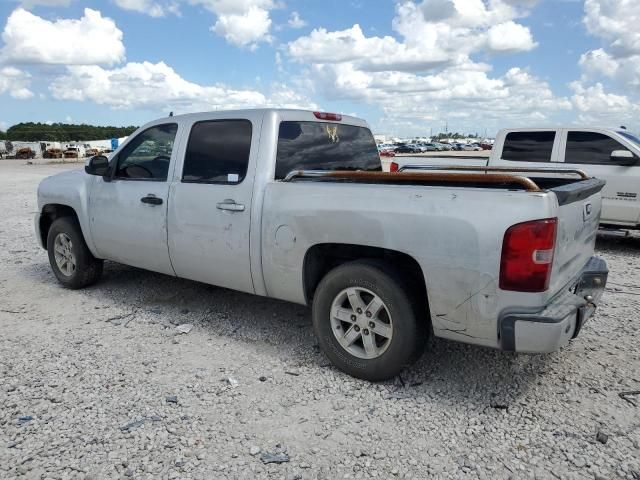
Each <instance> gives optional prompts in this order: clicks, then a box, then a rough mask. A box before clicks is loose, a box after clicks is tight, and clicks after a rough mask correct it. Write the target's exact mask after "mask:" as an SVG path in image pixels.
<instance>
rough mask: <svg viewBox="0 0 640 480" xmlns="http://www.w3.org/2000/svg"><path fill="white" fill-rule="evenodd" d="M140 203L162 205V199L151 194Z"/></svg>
mask: <svg viewBox="0 0 640 480" xmlns="http://www.w3.org/2000/svg"><path fill="white" fill-rule="evenodd" d="M140 201H141V202H142V203H147V204H149V205H162V199H161V198H158V197H156V196H155V195H151V194H149V195H147V196H146V197H142V198H141V199H140Z"/></svg>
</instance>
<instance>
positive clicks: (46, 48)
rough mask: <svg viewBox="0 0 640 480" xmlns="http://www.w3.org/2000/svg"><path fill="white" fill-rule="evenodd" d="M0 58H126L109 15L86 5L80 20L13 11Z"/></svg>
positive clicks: (62, 61) (75, 61) (73, 61)
mask: <svg viewBox="0 0 640 480" xmlns="http://www.w3.org/2000/svg"><path fill="white" fill-rule="evenodd" d="M2 39H3V40H4V43H5V46H4V47H3V48H2V50H0V59H2V60H4V61H5V62H7V63H13V64H58V65H95V64H104V65H113V64H115V63H118V62H121V61H122V60H124V58H125V48H124V44H123V43H122V31H120V30H119V29H118V27H117V26H116V24H115V22H114V21H113V20H111V19H110V18H106V17H103V16H102V14H101V13H100V12H99V11H97V10H92V9H90V8H86V9H85V10H84V15H83V17H82V18H80V19H79V20H75V19H59V20H54V21H49V20H45V19H43V18H41V17H38V16H36V15H34V14H32V13H31V12H28V11H27V10H24V9H22V8H18V9H16V10H14V11H13V12H12V13H11V15H9V18H8V19H7V24H6V26H5V28H4V31H3V32H2Z"/></svg>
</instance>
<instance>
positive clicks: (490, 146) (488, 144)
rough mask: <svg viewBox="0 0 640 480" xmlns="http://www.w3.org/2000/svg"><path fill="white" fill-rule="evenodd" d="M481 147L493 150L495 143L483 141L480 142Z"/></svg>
mask: <svg viewBox="0 0 640 480" xmlns="http://www.w3.org/2000/svg"><path fill="white" fill-rule="evenodd" d="M480 147H482V150H492V149H493V144H492V143H487V142H482V143H481V144H480Z"/></svg>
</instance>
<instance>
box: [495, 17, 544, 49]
mask: <svg viewBox="0 0 640 480" xmlns="http://www.w3.org/2000/svg"><path fill="white" fill-rule="evenodd" d="M537 45H538V44H537V43H536V42H534V41H533V37H532V35H531V31H530V30H529V28H527V27H525V26H523V25H520V24H518V23H515V22H513V21H511V20H510V21H508V22H505V23H500V24H498V25H494V26H493V27H491V28H490V29H489V32H488V38H487V46H488V48H489V49H490V50H492V51H494V52H526V51H529V50H533V49H534V48H536V46H537Z"/></svg>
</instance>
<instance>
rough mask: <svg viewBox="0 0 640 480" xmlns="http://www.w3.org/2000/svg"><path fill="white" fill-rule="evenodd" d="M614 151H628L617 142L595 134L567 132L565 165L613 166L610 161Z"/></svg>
mask: <svg viewBox="0 0 640 480" xmlns="http://www.w3.org/2000/svg"><path fill="white" fill-rule="evenodd" d="M614 150H628V149H627V147H625V146H624V145H622V144H621V143H620V142H618V141H617V140H614V139H613V138H611V137H609V136H607V135H603V134H601V133H595V132H569V133H568V134H567V153H566V156H565V160H564V161H565V163H583V164H592V165H593V164H611V163H613V164H615V163H616V161H615V160H614V161H613V162H612V161H611V152H613V151H614Z"/></svg>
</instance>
